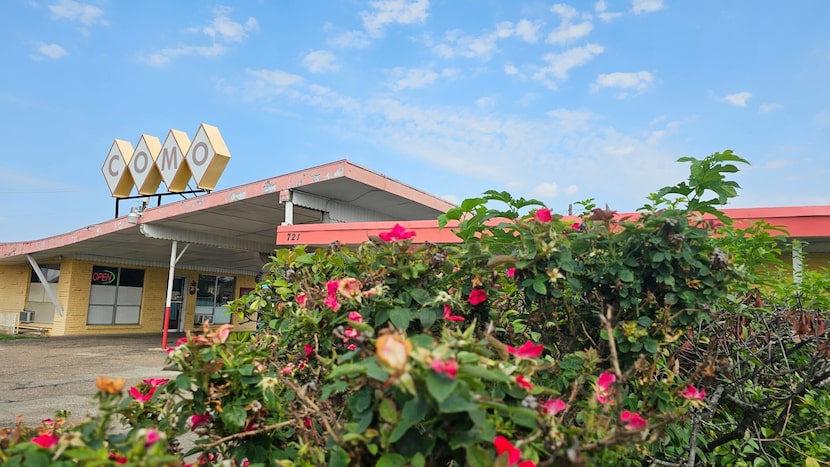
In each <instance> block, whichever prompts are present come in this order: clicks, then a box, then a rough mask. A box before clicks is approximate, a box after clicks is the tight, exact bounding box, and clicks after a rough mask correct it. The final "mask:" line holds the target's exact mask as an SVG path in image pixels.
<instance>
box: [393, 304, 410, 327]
mask: <svg viewBox="0 0 830 467" xmlns="http://www.w3.org/2000/svg"><path fill="white" fill-rule="evenodd" d="M410 319H411V316H410V311H409V308H393V309H392V311H390V312H389V320H390V321H392V324H394V325H395V327H397V328H398V329H402V330H404V331H406V329H407V328H409V321H410Z"/></svg>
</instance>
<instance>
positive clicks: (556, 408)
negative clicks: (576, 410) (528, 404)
mask: <svg viewBox="0 0 830 467" xmlns="http://www.w3.org/2000/svg"><path fill="white" fill-rule="evenodd" d="M567 408H568V404H566V403H565V401H563V400H562V399H560V398H558V397H557V398H556V399H553V400H549V401H545V402H542V413H544V414H548V415H551V416H553V415H556V414H558V413H559V412H561V411H563V410H565V409H567Z"/></svg>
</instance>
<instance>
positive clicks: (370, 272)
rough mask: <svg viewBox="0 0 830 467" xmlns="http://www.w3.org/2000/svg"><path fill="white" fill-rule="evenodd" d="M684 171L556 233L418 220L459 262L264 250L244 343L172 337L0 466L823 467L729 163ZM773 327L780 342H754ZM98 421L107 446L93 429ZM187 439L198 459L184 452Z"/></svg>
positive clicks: (244, 311)
mask: <svg viewBox="0 0 830 467" xmlns="http://www.w3.org/2000/svg"><path fill="white" fill-rule="evenodd" d="M682 160H683V161H686V162H689V163H690V164H691V174H690V177H689V179H688V180H687V181H684V182H682V183H680V184H678V185H674V186H670V187H666V188H664V189H662V190H660V191H658V192H657V193H655V194H653V195H652V196H650V198H649V204H648V205H646V206H645V207H644V209H643V210H641V211H640V212H638V214H637V215H635V216H631V217H628V218H621V217H620V216H619V215H618V214H617V213H616V212H614V211H612V210H610V209H608V208H607V207H606V208H605V209H602V208H597V207H596V206H594V205H593V204H592V203H591V202H590V201H585V202H583V203H580V205H581V206H582V207H583V208H584V212H583V213H581V214H580V215H579V216H578V218H577V219H576V220H574V219H570V220H566V219H565V218H563V217H562V216H560V215H557V214H554V213H552V212H551V211H550V209H548V208H547V207H545V206H543V205H542V204H541V203H538V202H536V201H533V200H524V199H521V198H519V199H514V198H513V197H511V196H510V195H509V194H507V193H502V192H493V191H490V192H487V193H485V194H484V196H482V197H480V198H474V199H468V200H465V201H464V202H462V203H461V205H460V206H459V207H458V208H456V209H453V210H451V211H449V212H448V213H447V214H446V215H444V216H442V217H441V218H440V219H439V222H440V223H441V225H442V226H446V225H450V224H449V223H450V222H451V221H455V222H456V223H455V224H452V225H453V227H452V228H453V229H454V230H455V231H456V233H457V234H458V236H459V237H460V239H461V240H462V242H461V243H459V244H452V245H436V244H429V243H425V244H415V243H413V242H414V241H417V238H413V236H414V234H415V233H414V232H411V231H407V230H406V229H405V228H403V227H401V226H399V225H398V226H395V228H394V229H392V230H391V231H389V232H385V233H383V234H381V235H380V236H379V237H377V238H371V239H368V241H367V242H365V243H363V244H361V245H359V246H357V247H356V248H355V249H349V248H345V247H341V246H340V245H338V244H337V243H333V244H331V245H329V247H328V248H323V249H316V250H310V249H308V248H304V247H296V248H294V249H292V250H278V251H276V252H275V254H274V256H273V257H272V262H271V263H270V264H269V265H268V267H269V274H268V275H267V277H265V279H264V280H263V282H261V283H260V284H258V285H257V287H256V289H255V290H254V291H253V292H252V293H251V294H249V295H248V296H246V297H244V298H242V299H240V300H237V301H235V302H233V303H232V304H231V307H232V311H233V312H234V313H237V314H239V315H240V316H241V317H243V318H247V319H250V320H255V321H257V322H258V323H259V328H258V330H257V331H256V332H253V333H244V334H243V333H236V334H234V333H231V328H230V327H229V326H222V327H219V328H217V329H210V328H207V327H206V328H205V331H204V332H203V333H202V334H199V335H195V334H194V335H189V336H188V337H187V338H185V339H183V340H182V341H180V342H178V343H177V344H176V346H175V347H173V348H171V349H170V353H169V360H170V363H171V364H172V365H175V366H176V368H177V369H178V370H180V372H181V373H180V374H179V375H178V376H177V377H176V378H175V379H172V380H170V381H163V380H148V381H145V382H143V383H142V384H141V385H139V386H137V387H135V388H130V389H129V390H127V391H126V394H125V390H124V388H123V387H119V385H118V381H110V380H102V381H100V382H99V389H100V392H99V395H98V397H99V398H100V400H101V409H102V410H101V414H100V415H98V416H96V417H93V418H92V419H90V420H89V421H87V422H85V423H84V424H81V425H79V426H76V427H66V426H63V425H62V424H60V423H51V424H48V425H47V424H45V425H44V426H42V427H40V428H38V429H35V430H33V429H26V428H25V427H23V426H22V425H21V426H19V427H17V428H14V429H12V430H7V431H6V432H5V433H2V434H0V435H2V438H3V440H2V441H0V459H2V460H3V461H4V463H8V464H10V465H15V464H24V463H27V462H30V461H32V462H34V461H38V460H44V459H47V460H50V461H51V462H55V463H60V462H64V463H70V462H72V463H81V464H83V463H87V464H90V465H93V464H101V463H107V462H109V463H119V462H122V461H123V462H127V463H132V464H135V465H160V464H168V465H182V464H184V463H186V462H191V463H196V464H218V463H223V464H224V465H272V464H276V465H283V466H293V465H331V466H346V465H378V466H404V465H411V466H424V465H472V466H491V465H497V466H523V467H528V466H533V465H569V464H575V465H579V464H591V465H642V464H643V463H647V462H652V463H657V464H661V465H681V464H685V465H695V464H697V463H703V462H705V463H713V464H715V463H721V464H730V463H735V462H753V463H755V465H758V459H760V460H761V462H762V463H763V462H768V463H770V464H775V463H787V462H796V463H801V464H803V463H804V462H805V459H806V460H807V461H814V462H817V461H818V460H826V459H823V458H822V457H821V455H822V454H821V451H820V449H818V448H815V446H814V445H811V444H810V442H811V441H818V442H823V440H826V439H828V434H827V427H828V426H830V425H828V424H824V425H822V423H824V421H823V420H824V418H826V417H824V416H823V415H822V416H821V417H819V418H821V420H822V421H821V423H819V424H813V422H812V420H811V415H810V414H811V411H813V410H820V409H822V408H825V407H830V398H828V393H827V391H826V388H825V386H824V383H825V382H826V380H827V379H828V377H830V372H828V371H827V369H826V356H827V355H828V354H830V353H828V351H827V350H826V349H827V346H826V341H825V329H824V327H823V324H822V323H823V322H824V321H823V319H824V318H823V314H822V313H820V312H819V311H816V310H813V309H811V310H809V311H808V310H803V309H802V310H799V309H796V308H795V307H791V306H790V307H788V306H787V305H785V304H786V303H787V300H789V298H787V297H789V296H790V294H791V292H792V289H791V288H790V286H789V285H785V284H786V281H784V280H783V279H782V278H773V277H772V276H771V275H770V274H771V272H770V271H775V269H774V268H771V267H769V266H768V265H769V264H772V265H773V266H774V265H775V260H776V257H777V255H776V253H778V250H777V248H778V244H777V243H776V239H775V238H774V237H773V236H772V235H771V234H770V233H769V232H770V229H769V228H768V227H769V226H766V228H761V227H756V230H755V231H750V230H744V231H741V230H738V229H733V228H732V227H731V226H730V221H729V219H727V218H725V217H724V216H723V215H722V213H720V211H718V210H717V206H719V205H722V204H724V203H725V202H726V201H727V200H728V199H729V198H731V197H733V196H735V195H736V189H737V188H738V187H737V184H736V183H735V182H733V181H729V180H727V179H726V178H725V175H726V174H729V173H732V172H735V171H736V170H737V168H736V167H735V165H734V163H736V162H738V163H740V162H745V161H743V159H741V158H739V157H737V156H735V155H734V154H732V153H731V152H729V151H726V152H724V153H716V154H713V155H712V156H709V157H707V158H704V159H702V160H697V159H692V158H684V159H682ZM713 196H714V197H713ZM494 204H496V205H497V206H496V207H494V206H493V205H494ZM715 219H717V220H718V222H714V221H713V220H715ZM719 224H722V225H719ZM778 264H779V266H780V265H781V263H780V262H779V263H778ZM817 280H818V279H817ZM808 282H809V281H808ZM801 290H802V291H803V290H805V289H801ZM806 290H812V291H813V292H816V293H815V294H813V295H821V288H820V287H813V288H812V289H809V288H807V289H806ZM761 297H770V304H772V303H773V302H775V299H773V297H780V304H779V302H776V306H777V308H776V306H767V305H766V304H765V303H755V302H754V300H755V299H756V298H757V299H758V300H761V301H762V298H761ZM801 297H802V300H803V299H804V298H803V297H806V295H801ZM811 303H817V304H821V303H826V302H822V301H821V299H820V298H817V299H816V300H814V301H813V302H811ZM789 305H792V304H791V303H790V304H789ZM785 308H786V309H785ZM787 313H789V314H787ZM749 318H752V319H753V320H754V321H752V320H749ZM759 323H764V324H763V325H761V324H759ZM787 323H794V324H791V325H790V326H791V328H792V326H801V327H800V328H796V332H794V333H785V332H783V331H782V332H780V333H776V334H774V335H773V334H772V333H770V334H764V333H763V327H766V328H767V329H772V328H775V329H787V327H786V324H787ZM736 326H737V327H736ZM740 326H743V328H741V327H740ZM776 326H778V327H777V328H776ZM736 329H737V332H736ZM788 336H789V340H787V337H788ZM795 338H797V339H798V340H797V341H796V340H795ZM761 344H763V345H761ZM779 348H780V350H779ZM808 371H811V372H810V373H808ZM770 375H772V378H771V379H767V380H765V379H764V377H766V376H770ZM121 386H123V381H122V382H121ZM782 394H783V395H785V396H786V397H784V398H780V396H781V395H782ZM765 409H769V410H765ZM822 417H824V418H822ZM115 421H117V422H119V423H121V424H125V425H126V427H127V429H126V434H120V435H114V434H112V433H111V432H110V431H109V430H108V428H109V427H110V425H111V423H113V422H115ZM752 430H755V431H752ZM747 432H749V433H751V434H750V436H749V437H748V438H747V437H746V436H745V433H747ZM186 433H190V435H189V437H190V438H195V441H194V442H192V443H190V444H189V445H188V446H183V445H182V444H179V440H180V439H181V438H182V437H183V435H184V434H186ZM735 433H737V434H739V435H740V436H735ZM747 439H748V440H749V441H751V442H752V443H754V444H752V443H750V442H749V441H746V440H747ZM811 446H812V447H811ZM767 451H771V452H774V455H773V454H769V453H768V452H767Z"/></svg>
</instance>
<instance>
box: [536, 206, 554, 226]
mask: <svg viewBox="0 0 830 467" xmlns="http://www.w3.org/2000/svg"><path fill="white" fill-rule="evenodd" d="M533 217H534V218H535V219H536V220H537V221H539V222H541V223H543V224H546V223H548V222H550V221H551V219H553V216H551V215H550V209H548V208H539V209H537V210H536V212H535V213H533Z"/></svg>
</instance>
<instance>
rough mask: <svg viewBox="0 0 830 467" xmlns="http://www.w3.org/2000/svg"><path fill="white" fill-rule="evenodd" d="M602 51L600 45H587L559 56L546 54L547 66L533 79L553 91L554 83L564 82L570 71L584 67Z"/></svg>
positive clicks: (535, 74)
mask: <svg viewBox="0 0 830 467" xmlns="http://www.w3.org/2000/svg"><path fill="white" fill-rule="evenodd" d="M604 50H605V49H604V48H603V47H602V46H600V45H597V44H587V45H584V46H581V47H574V48H572V49H568V50H566V51H564V52H562V53H559V54H554V53H550V54H547V55H545V56H544V57H543V59H544V61H545V62H547V64H546V65H545V66H543V67H542V68H540V69H539V70H537V71H536V73H534V74H533V79H536V80H538V81H540V82H541V83H542V84H544V85H545V86H547V87H548V88H550V89H554V90H555V89H557V85H556V83H557V82H558V81H564V80H566V79H567V78H568V73H569V72H570V71H571V70H572V69H574V68H577V67H580V66H582V65H585V64H586V63H588V62H590V61H591V60H593V59H594V57H596V56H597V55H599V54H601V53H602V52H603V51H604Z"/></svg>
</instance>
